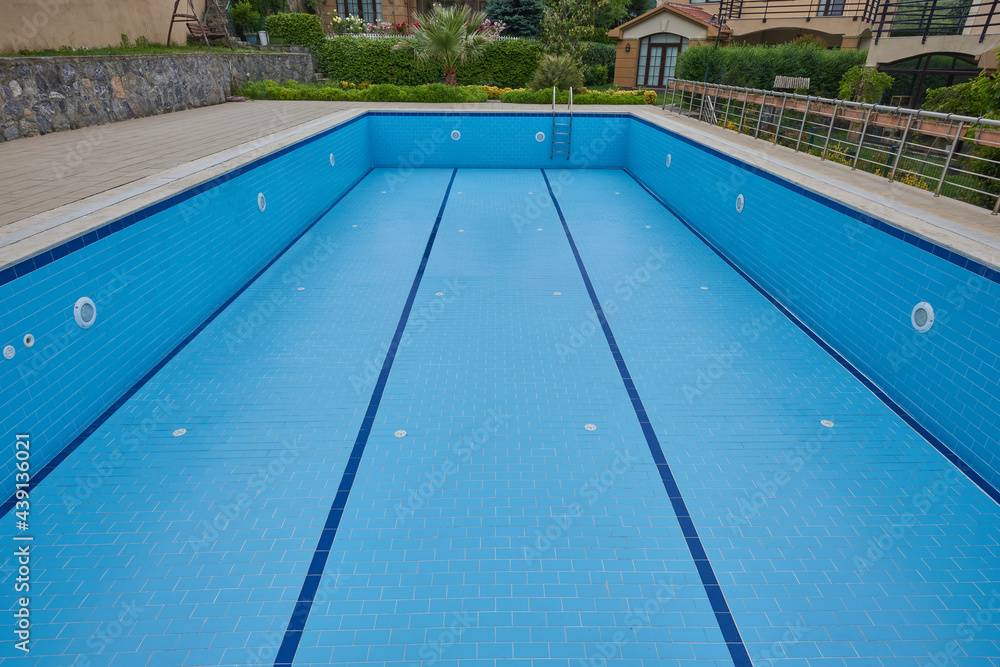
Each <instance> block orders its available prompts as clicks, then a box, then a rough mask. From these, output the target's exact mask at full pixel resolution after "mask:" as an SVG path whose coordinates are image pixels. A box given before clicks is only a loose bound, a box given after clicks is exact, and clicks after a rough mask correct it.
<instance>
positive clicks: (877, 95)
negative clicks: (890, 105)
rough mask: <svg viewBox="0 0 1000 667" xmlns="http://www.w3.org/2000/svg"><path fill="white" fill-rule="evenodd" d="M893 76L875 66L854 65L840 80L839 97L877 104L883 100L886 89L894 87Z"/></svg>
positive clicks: (851, 100)
mask: <svg viewBox="0 0 1000 667" xmlns="http://www.w3.org/2000/svg"><path fill="white" fill-rule="evenodd" d="M892 82H893V78H892V77H891V76H890V75H888V74H886V73H885V72H879V71H878V70H877V69H875V68H874V67H862V66H861V65H858V66H857V67H852V68H851V69H849V70H847V72H845V73H844V77H843V78H842V79H841V80H840V90H839V91H837V98H838V99H841V100H848V101H850V102H867V103H868V104H876V103H878V102H879V101H881V100H882V96H883V95H885V91H887V90H889V89H890V88H892Z"/></svg>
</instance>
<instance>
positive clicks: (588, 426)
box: [583, 424, 597, 431]
mask: <svg viewBox="0 0 1000 667" xmlns="http://www.w3.org/2000/svg"><path fill="white" fill-rule="evenodd" d="M583 427H584V428H585V429H587V430H588V431H596V430H597V425H596V424H584V426H583Z"/></svg>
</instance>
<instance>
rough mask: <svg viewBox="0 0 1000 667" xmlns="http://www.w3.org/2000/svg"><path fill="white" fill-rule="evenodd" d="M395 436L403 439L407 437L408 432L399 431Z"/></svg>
mask: <svg viewBox="0 0 1000 667" xmlns="http://www.w3.org/2000/svg"><path fill="white" fill-rule="evenodd" d="M393 435H395V436H396V437H397V438H402V437H403V436H404V435H406V431H404V430H403V429H399V430H398V431H396V432H395V433H394V434H393Z"/></svg>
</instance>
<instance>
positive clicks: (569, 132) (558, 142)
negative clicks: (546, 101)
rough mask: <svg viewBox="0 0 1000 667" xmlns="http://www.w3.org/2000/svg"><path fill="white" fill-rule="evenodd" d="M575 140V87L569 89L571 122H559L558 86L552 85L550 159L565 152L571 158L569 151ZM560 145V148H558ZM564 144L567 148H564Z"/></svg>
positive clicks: (567, 157)
mask: <svg viewBox="0 0 1000 667" xmlns="http://www.w3.org/2000/svg"><path fill="white" fill-rule="evenodd" d="M557 128H565V130H564V131H563V130H558V129H557ZM572 140H573V88H572V87H570V89H569V122H568V123H559V122H556V87H555V86H552V152H551V153H549V159H550V160H551V159H552V158H554V157H555V155H556V153H565V154H566V159H567V160H568V159H569V151H570V148H571V142H572ZM556 146H559V148H556ZM562 146H565V147H566V149H565V150H563V148H562Z"/></svg>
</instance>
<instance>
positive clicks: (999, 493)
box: [625, 169, 1000, 505]
mask: <svg viewBox="0 0 1000 667" xmlns="http://www.w3.org/2000/svg"><path fill="white" fill-rule="evenodd" d="M625 173H626V174H628V175H629V176H631V177H632V179H633V180H634V181H635V182H636V183H637V184H638V185H639V187H641V188H642V189H643V190H645V191H646V192H647V193H649V195H650V196H651V197H653V199H655V200H656V201H657V202H659V203H660V205H661V206H663V208H665V209H666V210H667V211H668V212H669V213H670V214H671V215H672V216H674V217H675V218H677V220H679V221H680V223H681V224H682V225H684V226H685V227H687V228H688V230H690V231H691V233H692V234H694V235H695V236H696V237H697V238H698V239H699V240H700V241H701V242H702V243H704V244H705V245H706V246H708V247H709V249H710V250H712V252H714V253H715V254H716V255H718V256H719V257H720V258H721V259H722V261H724V262H725V263H726V264H728V265H729V266H730V267H731V268H732V269H733V270H734V271H736V273H738V274H739V275H740V277H742V278H743V279H744V280H745V281H747V283H749V284H750V286H751V287H753V288H754V289H755V290H757V292H759V293H760V294H761V295H762V296H763V297H764V298H765V299H767V300H768V301H769V302H770V303H771V305H773V306H774V307H775V308H777V309H778V311H779V312H780V313H781V314H782V315H784V316H785V317H786V318H788V320H789V321H790V322H791V323H792V324H794V325H795V326H797V327H798V328H799V329H801V330H802V332H803V333H805V334H806V335H807V336H809V338H811V339H812V340H813V342H815V343H816V344H817V345H819V346H820V348H822V350H823V351H824V352H826V353H827V354H829V355H830V356H831V357H833V359H834V361H836V362H837V363H838V364H840V365H841V366H843V367H844V368H845V369H846V370H847V371H848V372H849V373H850V374H851V375H853V376H854V377H855V378H857V379H858V380H859V381H860V382H861V384H863V385H864V386H865V388H867V389H868V390H869V391H870V392H872V394H874V395H875V397H876V398H877V399H879V400H880V401H881V402H882V403H883V404H884V405H885V406H886V407H887V408H889V409H890V410H892V411H893V412H894V413H895V414H896V416H898V417H899V418H900V419H902V420H903V421H904V422H905V423H906V425H907V426H909V427H910V428H912V429H913V430H914V431H916V432H917V434H918V435H920V437H922V438H923V439H924V440H926V441H927V442H928V444H930V445H931V446H932V447H933V448H934V449H936V450H937V451H938V453H939V454H941V455H942V456H943V457H944V458H945V459H947V460H948V462H949V463H951V464H952V465H953V466H955V467H956V468H958V470H959V472H961V473H962V474H963V475H965V476H966V477H968V478H969V481H971V482H972V483H973V484H975V485H976V486H978V487H979V488H980V490H982V491H983V493H985V494H986V495H987V496H989V497H990V498H991V499H992V500H993V501H994V502H995V503H997V504H998V505H1000V490H998V489H997V488H996V487H995V486H993V485H992V484H990V483H989V482H988V481H987V480H986V479H985V478H984V477H983V476H982V475H980V474H979V473H977V472H976V471H975V470H973V469H972V467H971V466H970V465H969V464H968V463H966V462H965V461H964V460H963V459H962V458H961V457H960V456H959V455H958V454H956V453H955V452H954V451H953V450H952V449H951V448H950V447H948V445H946V444H944V442H942V441H941V440H940V439H939V438H938V437H937V436H935V435H934V434H933V433H931V432H930V431H929V430H927V429H926V428H925V427H924V426H923V425H921V424H920V422H918V421H917V420H916V419H915V418H914V417H913V416H912V415H911V414H910V413H909V412H907V411H906V410H905V409H904V408H903V407H902V406H901V405H899V404H898V403H896V401H894V400H893V399H892V398H891V397H890V396H889V395H888V394H886V393H885V392H884V391H883V390H882V389H881V388H880V387H879V386H878V385H877V384H875V382H873V381H872V380H871V379H870V378H869V377H868V376H867V375H865V374H864V373H863V372H862V371H861V370H860V369H859V368H857V367H856V366H855V365H854V364H852V363H851V362H850V361H849V360H848V359H847V358H846V357H844V356H843V355H842V354H840V353H839V352H837V350H836V349H834V348H833V346H832V345H830V344H829V343H827V342H826V341H825V340H823V338H822V337H820V335H819V334H817V333H816V332H815V331H813V330H812V329H811V328H810V327H809V325H807V324H806V323H805V322H803V321H802V320H800V319H799V318H798V317H797V316H796V315H795V314H794V313H792V312H791V311H790V310H788V308H786V307H785V306H784V305H783V304H782V303H781V302H780V301H778V300H777V299H776V298H775V297H773V296H772V295H771V294H770V293H769V292H768V291H767V290H766V289H764V288H763V287H762V286H761V285H760V284H759V283H758V282H757V281H756V280H754V279H753V278H752V277H751V276H750V275H749V274H747V272H746V271H744V270H743V269H742V268H740V267H739V266H738V265H737V264H736V263H735V262H733V261H732V260H731V259H729V257H727V256H726V254H725V253H723V252H722V251H721V250H719V249H718V248H716V247H715V245H713V244H712V242H711V241H709V240H708V239H707V238H706V237H705V236H703V235H702V234H701V232H699V231H698V230H697V229H695V227H694V226H693V225H692V224H691V223H689V222H688V221H687V220H686V219H685V218H684V217H683V216H682V215H681V213H680V211H677V210H676V209H674V208H673V207H672V206H670V204H668V203H667V202H666V201H664V200H663V199H661V198H660V197H659V196H658V195H657V194H656V193H655V192H653V191H652V190H651V189H650V188H648V187H646V184H645V183H643V182H642V181H641V180H639V178H638V177H637V176H636V175H635V174H633V173H632V172H630V171H629V170H627V169H626V170H625Z"/></svg>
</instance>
